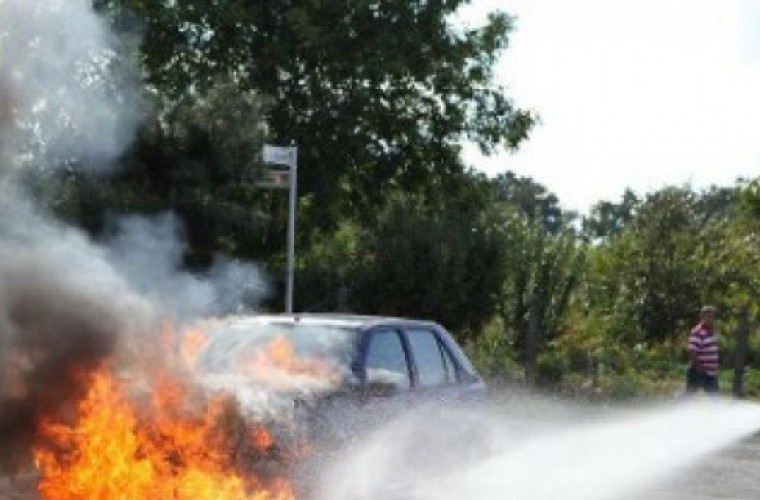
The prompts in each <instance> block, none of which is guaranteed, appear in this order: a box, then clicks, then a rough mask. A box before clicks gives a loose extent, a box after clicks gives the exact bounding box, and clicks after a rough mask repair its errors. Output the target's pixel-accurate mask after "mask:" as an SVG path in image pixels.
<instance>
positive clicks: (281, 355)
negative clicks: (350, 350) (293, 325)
mask: <svg viewBox="0 0 760 500" xmlns="http://www.w3.org/2000/svg"><path fill="white" fill-rule="evenodd" d="M236 364H237V366H238V367H239V368H241V369H242V370H243V371H244V372H245V373H247V374H249V375H251V376H252V377H253V378H255V379H268V378H270V377H271V375H272V374H273V373H277V372H283V373H286V374H288V375H291V376H308V377H311V378H314V379H317V380H323V381H325V382H334V381H335V380H337V378H338V377H339V373H338V372H337V370H336V369H335V367H333V366H332V365H331V364H330V363H328V362H327V361H325V360H321V359H301V358H300V357H298V356H297V355H296V350H295V347H294V346H293V343H292V342H291V341H290V340H288V339H287V338H285V336H283V335H279V336H277V337H275V338H274V339H273V340H272V341H271V342H270V343H269V344H268V345H267V346H266V347H264V348H263V349H260V350H258V351H256V352H254V353H252V354H244V355H242V356H240V357H239V358H238V359H237V362H236Z"/></svg>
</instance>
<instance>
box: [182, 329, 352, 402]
mask: <svg viewBox="0 0 760 500" xmlns="http://www.w3.org/2000/svg"><path fill="white" fill-rule="evenodd" d="M357 338H358V334H357V332H356V331H354V330H351V329H348V328H341V327H334V326H330V325H315V324H305V323H292V322H291V323H277V322H272V323H265V322H245V321H241V322H234V323H231V324H228V325H226V326H224V327H222V328H220V329H218V330H215V331H213V332H212V333H211V335H210V339H209V341H208V343H207V344H206V346H205V347H204V348H203V350H202V351H201V352H200V353H199V356H198V363H197V366H198V368H199V369H200V371H201V372H203V373H205V374H227V375H230V374H234V375H237V376H244V377H245V378H246V379H247V380H246V383H256V384H262V385H267V386H270V387H272V388H275V389H283V390H289V389H293V388H308V389H315V390H318V389H321V388H324V389H330V388H334V387H336V386H337V385H340V384H341V383H342V382H343V381H344V380H345V379H346V377H348V376H349V374H350V372H351V364H352V362H353V359H354V358H355V355H356V339H357Z"/></svg>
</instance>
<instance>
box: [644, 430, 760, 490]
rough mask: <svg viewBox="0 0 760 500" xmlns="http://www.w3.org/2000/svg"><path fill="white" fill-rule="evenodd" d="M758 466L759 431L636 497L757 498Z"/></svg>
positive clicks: (759, 461)
mask: <svg viewBox="0 0 760 500" xmlns="http://www.w3.org/2000/svg"><path fill="white" fill-rule="evenodd" d="M759 469H760V434H758V435H755V436H754V437H752V438H750V439H747V440H745V441H742V442H740V443H737V444H735V445H733V446H732V447H730V448H729V449H727V450H725V451H722V452H720V453H717V454H715V455H713V456H710V457H708V458H706V459H705V460H702V461H700V462H699V463H697V464H695V465H694V466H692V467H690V468H689V469H687V470H685V471H682V472H681V473H680V474H679V476H678V477H677V478H672V479H670V480H666V481H664V482H662V483H660V484H658V485H657V486H656V487H654V488H652V489H651V490H649V491H647V492H646V495H641V494H638V495H637V496H636V498H637V499H642V498H646V499H647V500H687V499H688V500H719V499H720V500H757V499H760V474H758V470H759ZM631 500H634V498H631Z"/></svg>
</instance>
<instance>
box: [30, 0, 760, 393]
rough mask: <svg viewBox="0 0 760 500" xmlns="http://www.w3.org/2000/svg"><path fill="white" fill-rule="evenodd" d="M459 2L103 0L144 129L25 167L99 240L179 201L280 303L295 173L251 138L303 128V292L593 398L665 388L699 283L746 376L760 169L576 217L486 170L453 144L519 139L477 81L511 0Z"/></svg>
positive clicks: (668, 389)
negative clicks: (88, 161)
mask: <svg viewBox="0 0 760 500" xmlns="http://www.w3.org/2000/svg"><path fill="white" fill-rule="evenodd" d="M464 3H465V2H463V1H449V2H440V1H438V2H430V1H421V0H419V1H415V0H404V1H395V0H393V1H391V0H373V1H369V0H357V1H352V2H336V1H334V0H311V1H308V2H306V1H291V2H274V1H262V2H250V1H237V0H230V1H228V2H222V3H220V2H217V1H212V0H195V1H186V2H146V1H142V0H119V1H115V0H97V1H95V5H96V7H97V8H98V9H99V10H100V11H101V12H102V13H103V15H105V16H106V17H107V18H108V19H109V22H110V23H111V24H112V25H113V27H114V29H115V30H116V31H117V33H119V36H120V38H119V39H120V45H119V47H120V50H121V53H120V57H123V58H136V59H138V60H139V63H140V66H141V69H142V73H143V77H144V83H143V85H144V89H143V94H144V96H145V99H146V102H147V103H148V105H146V106H145V108H144V109H143V110H141V111H140V112H142V113H143V115H144V118H143V122H142V126H141V128H140V130H139V132H138V134H137V137H136V138H135V140H134V143H133V144H132V146H131V147H130V149H129V150H128V151H127V153H126V154H124V155H123V156H122V157H121V158H119V159H118V163H119V164H120V165H119V166H120V168H119V169H118V171H117V173H116V174H114V175H112V176H108V177H104V176H98V177H92V176H88V175H87V174H85V173H84V172H86V171H89V170H88V169H78V168H76V167H77V165H71V168H68V169H64V170H61V169H49V168H45V167H46V166H45V165H40V168H38V169H36V170H35V171H34V172H33V174H31V175H30V176H29V179H28V184H29V187H30V189H32V190H34V191H35V192H36V193H37V195H38V196H39V197H40V198H41V199H43V200H45V201H46V203H47V205H48V206H49V208H50V209H51V210H52V211H53V212H54V213H56V214H57V216H58V217H60V218H61V219H64V220H66V221H68V222H72V223H75V224H77V225H78V226H80V227H82V228H83V229H85V230H86V231H88V232H89V233H90V234H91V235H92V237H93V238H99V237H101V236H102V235H104V234H107V233H108V232H109V231H110V230H112V227H111V226H110V224H111V221H112V220H113V216H115V215H119V214H126V213H129V214H135V213H138V214H144V215H157V214H161V213H165V212H173V213H175V214H176V215H177V217H178V218H179V219H180V220H181V221H182V222H183V224H184V227H185V231H186V236H187V243H186V248H185V252H184V266H185V267H187V268H188V269H190V270H193V271H196V272H204V271H205V270H206V269H207V268H208V266H210V265H211V263H212V262H213V259H214V256H215V255H217V254H219V253H224V254H227V255H229V256H232V257H235V258H238V259H244V260H248V261H252V262H257V263H259V264H260V265H261V266H262V267H263V268H265V269H266V270H267V271H268V273H269V275H270V276H272V278H273V279H274V281H275V283H276V284H277V286H276V287H275V288H276V289H275V293H273V294H272V296H271V298H270V300H269V302H268V303H267V304H266V307H267V308H268V309H271V310H275V311H276V310H282V308H283V303H282V297H283V294H282V293H281V290H282V288H283V287H284V283H283V280H282V279H281V277H284V275H285V270H284V267H285V241H286V240H285V235H286V232H285V228H286V221H287V215H288V208H287V193H286V192H285V191H279V190H268V189H262V188H259V187H257V185H256V183H255V179H256V178H257V176H260V175H261V174H262V172H263V170H264V168H265V166H264V165H263V164H262V161H261V154H260V152H261V149H262V146H263V144H264V143H270V144H279V145H290V144H293V145H297V146H298V154H299V156H298V163H299V177H298V179H299V186H298V189H299V201H298V204H299V211H298V230H297V240H296V276H295V282H296V292H295V309H296V310H298V311H346V312H355V313H368V314H383V315H402V316H411V317H427V318H434V319H436V320H438V321H440V322H442V323H443V324H445V325H446V326H448V327H449V328H450V329H451V330H452V331H453V332H454V333H455V334H456V335H457V337H458V338H459V340H460V341H461V342H462V343H464V344H465V345H466V346H467V348H468V349H469V350H470V352H471V354H472V356H473V358H474V359H475V360H476V362H477V364H478V365H479V369H480V370H481V371H482V372H483V373H484V374H485V375H486V376H488V377H489V378H491V379H494V380H498V381H503V382H505V383H520V384H530V385H537V386H540V387H542V388H545V389H547V390H552V391H559V392H562V393H564V394H568V395H572V396H578V397H587V398H592V399H608V398H630V397H641V396H647V397H650V396H660V395H672V394H675V393H676V392H677V391H678V390H680V388H681V386H682V383H683V380H682V379H683V371H684V370H685V368H686V359H687V358H686V355H685V352H684V343H685V339H686V335H687V333H688V331H689V329H690V328H691V326H692V324H693V323H694V322H695V321H696V316H697V312H698V310H699V307H700V306H701V305H702V304H704V303H712V304H715V305H717V306H718V307H719V308H720V311H721V315H720V318H719V328H720V333H723V334H726V335H724V337H723V340H724V346H723V348H724V349H723V352H724V356H723V365H724V372H723V373H722V378H723V379H724V380H723V387H725V388H730V387H731V384H732V381H733V366H734V364H733V363H734V353H735V352H736V349H735V346H736V336H735V335H734V334H735V333H736V332H738V331H740V330H742V329H744V331H746V332H747V335H748V339H749V340H748V349H747V350H746V364H747V366H749V367H751V369H749V370H748V371H747V372H746V374H745V379H744V380H745V385H744V392H745V393H746V394H747V395H750V396H758V395H759V394H760V370H759V369H758V368H756V367H758V366H760V363H759V362H760V336H759V335H758V325H759V323H758V320H760V307H759V305H760V267H759V266H758V260H760V187H759V186H760V184H758V182H756V181H753V180H751V179H749V180H737V182H736V183H735V184H734V185H730V186H714V187H712V188H710V189H707V190H695V189H693V188H692V187H690V186H687V185H685V186H671V187H666V188H662V189H660V190H658V191H656V192H651V193H634V192H630V191H626V192H625V193H621V197H620V198H619V199H617V200H602V201H599V203H597V204H596V205H595V206H594V208H593V210H591V212H590V213H589V214H587V215H579V214H576V213H571V212H568V211H566V210H565V209H563V208H562V202H561V200H559V199H558V198H557V196H555V195H554V194H553V193H552V192H551V191H550V190H549V189H547V188H546V187H545V186H542V185H540V184H539V183H537V182H535V181H534V180H532V179H531V178H530V177H529V176H519V175H515V174H513V173H511V172H509V171H507V167H506V166H505V172H504V173H503V174H501V175H499V176H497V177H495V178H487V177H486V176H485V175H483V174H481V173H478V172H477V171H476V170H474V169H473V168H472V166H470V165H466V164H464V163H463V161H462V159H461V148H462V144H463V143H464V142H465V141H471V142H474V143H476V144H477V145H478V146H480V148H481V149H482V150H483V151H484V152H491V151H494V150H495V149H497V148H499V147H507V148H516V147H519V145H520V144H521V143H522V142H523V141H524V140H526V139H527V138H528V137H529V134H530V131H531V129H532V127H533V126H534V122H535V121H536V120H537V118H538V116H537V115H536V114H535V113H534V112H532V111H528V110H523V109H521V108H519V106H518V104H519V103H517V104H516V103H513V102H512V100H511V99H510V98H509V96H508V92H507V91H506V90H505V89H503V88H500V87H499V86H498V85H496V84H495V83H494V81H493V71H494V64H495V62H496V60H497V59H498V57H499V56H500V54H501V53H502V52H503V50H505V49H506V48H507V45H508V41H509V35H510V32H511V29H512V19H511V18H510V17H509V16H508V15H507V14H503V13H501V14H500V13H495V14H493V15H492V16H491V17H490V19H489V21H488V22H487V23H486V24H485V25H484V26H482V27H479V28H476V29H466V28H464V27H461V26H458V25H457V24H456V21H455V19H454V18H453V17H452V16H453V14H454V12H455V11H456V10H457V8H458V7H460V6H461V5H462V4H464ZM222 4H223V5H224V7H221V6H220V5H222ZM116 90H118V89H116ZM133 111H134V110H133ZM539 111H540V110H539ZM644 147H645V145H644ZM49 161H69V160H67V159H50V160H49ZM609 168H610V169H615V168H617V167H616V165H609ZM571 171H577V174H572V175H583V174H582V172H583V165H568V172H571ZM589 182H593V180H591V179H590V180H589Z"/></svg>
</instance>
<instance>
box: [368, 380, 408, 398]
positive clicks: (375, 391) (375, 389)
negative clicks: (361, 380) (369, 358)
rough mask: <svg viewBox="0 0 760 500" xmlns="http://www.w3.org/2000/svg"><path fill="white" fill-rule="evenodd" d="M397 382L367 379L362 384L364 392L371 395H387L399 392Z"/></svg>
mask: <svg viewBox="0 0 760 500" xmlns="http://www.w3.org/2000/svg"><path fill="white" fill-rule="evenodd" d="M399 389H400V388H399V386H398V384H396V383H394V382H391V381H388V380H368V381H367V383H366V384H365V385H364V393H365V394H366V395H367V396H372V397H388V396H393V395H394V394H396V393H398V392H399Z"/></svg>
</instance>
